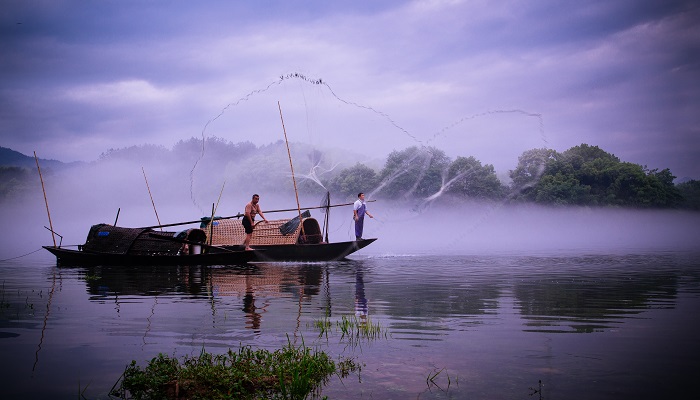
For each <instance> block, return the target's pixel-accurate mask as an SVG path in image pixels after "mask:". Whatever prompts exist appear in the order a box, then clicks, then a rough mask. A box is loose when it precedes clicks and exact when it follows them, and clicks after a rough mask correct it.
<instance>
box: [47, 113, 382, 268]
mask: <svg viewBox="0 0 700 400" xmlns="http://www.w3.org/2000/svg"><path fill="white" fill-rule="evenodd" d="M278 106H279V103H278ZM279 108H280V118H281V117H282V108H281V107H279ZM282 128H283V129H284V121H283V122H282ZM284 139H285V142H286V143H287V153H288V155H289V165H290V167H291V171H292V180H293V182H294V191H295V194H296V195H297V196H296V197H297V208H296V209H295V210H273V211H265V213H271V212H280V211H298V213H299V214H298V216H296V217H294V218H292V219H278V220H274V221H269V222H264V223H263V225H260V222H258V223H257V224H256V226H255V227H254V230H253V236H252V239H251V242H250V247H251V248H253V250H245V249H244V246H243V241H244V239H245V231H244V229H243V224H242V223H241V220H240V219H236V218H242V217H243V215H241V214H238V215H235V216H232V217H226V218H216V217H214V210H215V207H214V206H213V205H212V217H211V218H202V219H201V221H190V222H185V223H177V224H169V225H159V226H154V227H146V228H121V227H116V226H111V225H107V224H99V225H94V226H93V227H92V228H91V229H90V233H89V234H88V238H87V240H86V242H85V244H84V245H81V246H78V250H69V249H64V248H62V247H61V246H56V245H55V241H54V246H53V247H50V246H44V248H45V249H47V250H48V251H50V252H51V253H53V254H54V255H55V256H56V258H57V259H58V262H59V263H62V264H113V265H117V264H124V265H137V264H138V265H142V264H143V265H147V264H173V265H212V264H238V263H246V262H252V261H330V260H339V259H343V258H345V257H346V256H348V255H350V254H352V253H354V252H356V251H358V250H360V249H362V248H364V247H366V246H368V245H369V244H371V243H372V242H374V241H375V240H376V239H360V240H355V241H347V242H339V243H330V242H329V241H328V223H327V222H328V214H329V213H330V208H331V207H338V206H348V205H352V204H353V203H348V204H338V205H330V193H327V198H326V201H325V205H324V206H321V207H312V208H324V209H325V213H326V221H325V222H326V223H325V228H326V234H325V241H324V240H323V234H322V232H321V229H320V227H319V224H318V221H317V220H316V219H314V218H311V215H310V213H309V211H308V209H307V210H306V211H304V212H303V213H302V212H301V207H300V206H299V196H298V193H297V186H296V180H295V178H294V168H293V165H292V158H291V153H290V152H289V142H288V141H287V132H286V131H285V132H284ZM35 158H36V154H35ZM36 160H37V169H38V170H39V176H40V177H41V169H40V168H39V161H38V158H37V159H36ZM145 177H146V173H145V172H144V178H145ZM41 182H42V189H43V186H44V183H43V182H44V181H43V178H41ZM146 186H148V180H146ZM149 194H150V188H149ZM44 199H46V191H44ZM152 201H153V198H152V197H151V202H152ZM153 207H154V210H155V203H154V206H153ZM46 209H47V213H48V202H47V204H46ZM156 215H157V213H156ZM118 216H119V213H117V217H118ZM196 222H201V225H200V229H189V230H187V231H181V232H178V233H175V232H156V231H154V230H153V229H154V228H161V229H162V228H164V227H167V226H178V225H180V226H183V225H187V224H191V223H196ZM49 224H51V216H50V214H49ZM115 225H116V221H115ZM50 230H51V232H52V234H53V233H54V231H53V226H52V227H51V229H50ZM205 232H206V233H205Z"/></svg>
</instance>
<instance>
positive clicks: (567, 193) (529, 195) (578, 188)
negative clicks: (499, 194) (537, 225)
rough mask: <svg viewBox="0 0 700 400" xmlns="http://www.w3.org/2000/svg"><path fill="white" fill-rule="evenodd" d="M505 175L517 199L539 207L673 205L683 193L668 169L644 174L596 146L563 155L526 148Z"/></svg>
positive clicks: (575, 149) (569, 151)
mask: <svg viewBox="0 0 700 400" xmlns="http://www.w3.org/2000/svg"><path fill="white" fill-rule="evenodd" d="M518 161H519V162H518V166H517V167H516V169H514V170H512V171H510V177H511V179H512V180H513V184H512V190H514V191H515V192H516V193H518V195H517V196H516V197H517V198H519V199H521V200H526V201H534V202H537V203H542V204H559V205H601V206H602V205H608V206H609V205H612V206H633V207H642V208H648V207H666V208H667V207H674V206H677V205H678V204H680V202H681V201H682V199H683V198H682V195H681V193H680V192H679V190H678V189H677V188H676V187H675V186H674V184H673V179H675V176H673V174H671V171H670V170H668V169H664V170H661V171H659V170H657V169H653V170H649V169H647V168H646V167H642V166H641V165H638V164H633V163H629V162H623V161H620V159H619V158H618V157H616V156H615V155H613V154H610V153H607V152H605V151H603V150H602V149H600V148H599V147H597V146H590V145H587V144H581V145H579V146H575V147H572V148H570V149H568V150H566V151H564V152H562V153H558V152H556V151H554V150H551V149H536V150H528V151H526V152H524V153H523V155H522V156H520V157H519V158H518Z"/></svg>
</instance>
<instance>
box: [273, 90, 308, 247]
mask: <svg viewBox="0 0 700 400" xmlns="http://www.w3.org/2000/svg"><path fill="white" fill-rule="evenodd" d="M277 108H279V110H280V120H281V121H282V131H283V132H284V142H285V143H286V144H287V156H289V167H290V168H291V170H292V182H294V195H295V196H296V199H297V211H299V224H301V234H302V235H305V233H304V221H302V219H301V205H299V191H298V190H297V181H296V178H294V165H293V164H292V153H291V152H290V151H289V141H288V140H287V130H286V129H285V127H284V118H283V117H282V106H281V105H280V102H279V101H278V102H277Z"/></svg>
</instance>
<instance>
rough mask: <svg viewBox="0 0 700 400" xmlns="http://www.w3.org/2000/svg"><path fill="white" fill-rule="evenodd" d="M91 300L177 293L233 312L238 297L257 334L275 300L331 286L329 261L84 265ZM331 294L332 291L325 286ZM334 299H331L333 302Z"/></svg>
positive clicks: (304, 297)
mask: <svg viewBox="0 0 700 400" xmlns="http://www.w3.org/2000/svg"><path fill="white" fill-rule="evenodd" d="M81 273H82V274H81V275H82V279H83V280H84V281H85V284H86V288H87V292H88V294H89V299H90V300H91V301H98V302H112V301H113V302H115V303H116V304H117V307H116V309H117V310H119V303H120V302H122V301H124V299H125V298H127V297H128V298H129V301H132V302H133V301H134V298H138V297H156V298H159V297H165V296H168V297H176V298H177V297H179V298H186V299H187V301H188V302H197V301H200V302H206V303H209V304H210V307H211V309H212V314H213V315H216V314H217V312H218V311H217V308H222V309H224V311H226V312H230V308H231V304H230V303H231V301H230V300H231V299H240V303H238V304H239V306H234V307H236V308H237V309H238V310H240V311H241V312H242V313H243V314H244V315H245V327H246V328H247V329H251V330H253V331H254V332H256V333H259V332H260V330H261V325H262V322H263V315H264V314H265V313H266V312H268V311H269V308H270V303H271V301H273V300H274V299H293V300H294V301H295V303H297V304H298V308H299V312H300V310H301V307H302V303H303V302H306V301H308V300H310V299H312V298H314V297H317V296H318V295H319V294H320V293H321V286H322V285H323V284H324V282H325V284H326V285H327V283H328V282H327V280H325V279H324V273H325V275H326V277H327V264H326V263H315V264H304V263H257V264H254V265H253V264H251V265H245V266H215V267H202V266H173V267H162V266H158V267H153V268H144V267H124V266H96V267H83V269H82V271H81ZM325 292H326V293H328V290H326V291H325ZM329 302H330V301H328V303H329Z"/></svg>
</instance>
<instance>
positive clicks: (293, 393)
mask: <svg viewBox="0 0 700 400" xmlns="http://www.w3.org/2000/svg"><path fill="white" fill-rule="evenodd" d="M358 368H359V367H358V366H357V365H356V364H355V363H354V362H353V361H352V360H347V359H346V360H341V361H340V362H339V364H338V365H336V363H335V362H334V361H333V360H331V359H330V358H329V357H328V355H327V354H326V353H324V352H312V351H311V350H310V349H309V348H307V347H305V346H303V345H302V346H300V347H295V346H293V345H292V344H291V343H290V344H289V345H287V346H286V347H284V348H282V349H280V350H276V351H274V352H270V351H268V350H264V349H260V350H253V349H252V348H251V347H249V346H241V348H240V349H239V350H238V351H237V352H234V351H233V350H231V349H229V351H228V352H227V353H226V354H220V355H215V354H210V353H207V352H205V351H204V350H203V351H202V353H201V354H200V355H199V357H190V356H185V357H184V358H183V360H182V363H180V361H178V360H177V359H175V358H170V357H168V356H167V355H164V354H162V353H161V354H159V355H158V356H157V357H155V358H153V359H152V360H151V361H150V362H149V363H148V365H147V366H146V367H145V368H143V369H142V368H140V367H139V366H137V365H136V361H132V362H131V364H130V365H129V366H127V368H126V370H125V371H124V374H123V376H122V378H121V380H120V382H118V384H119V383H120V386H119V387H118V388H116V389H115V390H114V391H113V393H112V395H113V396H119V398H122V399H132V398H133V399H154V400H155V399H212V400H213V399H258V398H273V399H304V398H306V397H307V396H308V395H309V394H311V393H315V392H317V391H318V390H319V389H320V385H321V384H322V383H324V382H325V381H326V379H327V378H328V377H329V376H330V375H332V374H334V373H336V372H337V373H338V374H339V375H340V376H341V377H345V376H347V374H348V373H349V372H352V371H355V370H356V369H358ZM115 387H116V385H115Z"/></svg>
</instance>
